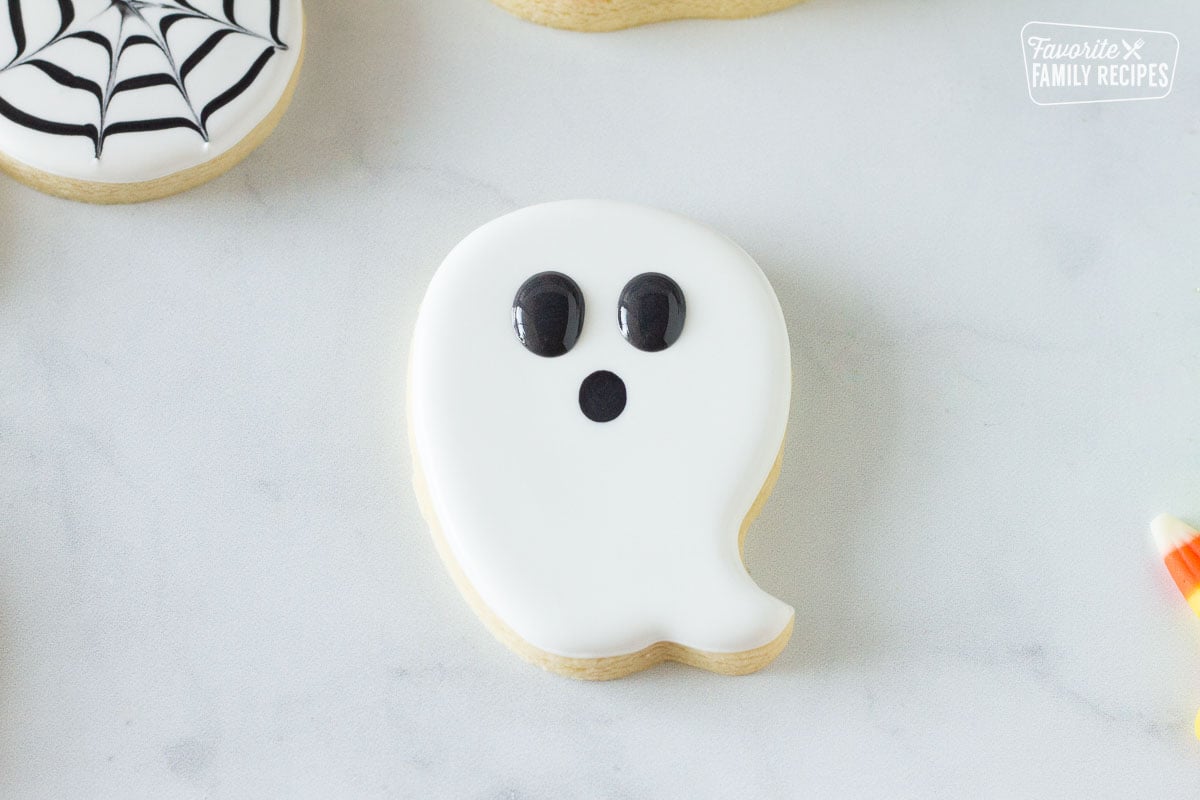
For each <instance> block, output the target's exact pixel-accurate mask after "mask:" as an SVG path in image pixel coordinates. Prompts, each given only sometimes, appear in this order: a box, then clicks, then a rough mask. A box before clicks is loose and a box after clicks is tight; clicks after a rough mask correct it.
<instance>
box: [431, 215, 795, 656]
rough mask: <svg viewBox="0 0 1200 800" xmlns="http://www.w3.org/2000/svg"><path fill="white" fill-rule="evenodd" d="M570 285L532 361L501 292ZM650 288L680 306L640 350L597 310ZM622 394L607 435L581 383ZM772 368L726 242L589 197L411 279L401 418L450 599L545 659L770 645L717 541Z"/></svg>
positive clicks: (755, 437)
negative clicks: (573, 326)
mask: <svg viewBox="0 0 1200 800" xmlns="http://www.w3.org/2000/svg"><path fill="white" fill-rule="evenodd" d="M544 271H557V272H559V273H563V274H565V275H566V276H568V277H569V278H570V279H572V280H573V281H574V282H575V283H576V284H577V285H578V287H579V290H580V292H581V294H582V297H583V300H584V309H583V322H582V327H581V330H580V332H579V336H578V340H577V341H576V342H575V343H574V346H573V347H571V348H570V350H569V351H568V352H566V353H565V354H562V355H558V356H556V357H543V356H539V355H535V354H534V353H533V352H530V350H528V349H526V347H524V346H523V345H522V342H521V341H520V340H519V339H518V337H517V334H516V333H515V331H514V324H513V304H514V296H515V295H516V294H517V291H518V289H519V288H520V287H521V286H522V284H523V283H524V282H525V281H526V279H528V278H530V276H533V275H535V274H537V273H541V272H544ZM651 272H653V273H662V274H664V275H666V276H668V277H669V278H671V279H672V280H673V281H674V282H675V283H676V284H678V287H679V288H680V289H681V290H682V293H683V296H684V298H685V303H686V314H685V315H684V321H683V327H682V330H681V332H680V333H679V336H678V339H677V340H676V341H674V343H673V344H671V345H670V346H669V347H667V348H666V349H663V350H660V351H658V352H647V351H644V350H640V349H638V348H635V347H634V346H632V345H631V344H630V343H629V342H628V341H626V339H625V338H624V336H623V335H622V331H621V327H620V325H619V324H618V298H619V297H620V296H621V294H622V289H623V288H624V287H625V286H626V284H627V283H629V281H630V280H631V279H632V278H634V277H635V276H638V275H640V274H643V273H651ZM601 370H604V371H609V372H611V373H613V374H615V375H617V376H619V378H620V380H621V381H622V382H623V384H624V387H625V389H626V395H627V402H626V404H625V406H624V408H623V410H622V411H620V413H619V414H618V415H617V416H616V418H615V419H612V420H611V421H608V422H594V421H592V420H591V419H589V418H588V417H587V416H585V415H584V413H583V411H582V406H581V401H580V391H581V384H582V383H583V382H584V380H585V378H587V377H588V376H590V375H592V374H593V373H595V372H597V371H601ZM790 392H791V360H790V354H789V347H788V336H787V329H786V327H785V325H784V320H783V315H782V312H781V311H780V308H779V303H778V301H777V300H776V297H775V294H774V292H773V290H772V289H771V286H770V284H769V283H768V281H767V279H766V277H765V276H764V275H763V273H762V271H761V270H760V269H759V268H758V266H757V265H756V264H755V263H754V261H753V260H752V259H751V258H750V257H749V256H748V255H747V254H746V253H745V251H743V250H742V249H741V248H739V247H738V246H737V245H736V244H734V243H733V242H731V241H730V240H728V239H727V238H725V237H724V236H721V235H720V234H717V233H715V232H713V231H711V230H709V229H707V228H705V227H703V226H701V225H699V224H697V223H695V222H692V221H690V220H687V219H684V218H682V217H679V216H676V215H674V214H670V213H667V212H663V211H657V210H654V209H649V208H642V207H638V206H632V205H627V204H622V203H614V202H604V201H584V200H579V201H567V202H558V203H550V204H546V205H540V206H534V207H531V208H526V209H523V210H521V211H517V212H515V213H512V214H509V215H507V216H505V217H502V218H500V219H498V220H495V221H493V222H491V223H489V224H487V225H485V226H483V227H482V228H480V229H479V230H477V231H475V232H474V233H472V234H471V235H470V236H468V237H467V238H466V239H465V240H464V241H463V242H462V243H461V244H459V245H458V246H457V247H456V248H455V249H454V250H453V252H451V253H450V255H449V256H448V257H447V258H446V260H445V262H444V263H443V264H442V266H441V267H440V268H439V269H438V271H437V274H436V275H435V276H434V278H433V280H432V282H431V283H430V286H429V290H428V293H427V294H426V296H425V299H424V301H423V303H422V305H421V309H420V313H419V316H418V320H417V325H416V331H415V334H414V337H413V344H412V356H411V364H410V385H409V398H410V405H409V413H410V415H411V416H410V428H411V431H412V436H413V447H414V452H415V454H416V457H417V459H418V460H419V467H420V471H421V473H422V474H423V478H424V482H425V486H424V489H425V502H426V504H427V507H428V508H427V510H428V512H429V513H430V515H431V516H432V517H433V518H434V519H433V520H431V521H432V522H434V523H435V528H436V529H440V531H441V534H442V536H443V537H444V540H445V542H444V544H445V546H446V548H447V549H448V551H449V554H450V556H451V557H452V558H453V561H454V562H456V564H457V566H458V567H459V568H460V569H461V572H462V575H463V576H464V577H465V578H466V580H467V581H468V582H469V584H470V587H472V588H473V589H474V591H475V592H476V593H477V594H478V598H479V600H481V601H482V602H483V604H484V605H486V607H487V609H489V610H490V611H491V612H492V613H493V614H494V615H495V616H496V617H497V618H498V619H499V620H500V621H501V622H502V623H503V624H504V625H506V626H508V628H510V629H511V631H512V632H514V633H515V634H516V635H517V636H518V637H519V638H520V639H522V640H523V641H524V642H526V643H528V644H529V645H532V646H533V647H534V648H536V649H538V650H540V651H543V652H545V653H548V654H551V655H556V656H562V657H566V658H571V659H600V658H605V657H610V656H620V655H625V654H629V653H635V652H638V651H640V650H642V649H644V648H646V647H648V646H651V645H654V644H655V643H658V642H672V643H676V644H678V645H683V646H684V647H687V648H693V649H695V650H699V651H704V652H707V653H718V654H724V653H729V654H733V653H743V652H745V651H750V650H753V649H755V648H760V647H763V646H764V645H767V644H768V643H770V642H772V641H775V640H777V639H778V638H779V637H780V636H781V635H782V634H783V633H784V632H786V631H788V630H790V625H791V619H792V609H791V608H790V607H789V606H787V605H785V604H784V603H783V602H781V601H779V600H777V599H776V598H774V597H771V596H770V595H768V594H766V593H765V592H763V591H762V590H761V589H759V588H758V587H757V586H756V585H755V584H754V582H753V581H752V580H751V578H750V577H749V576H748V574H747V573H746V570H745V568H744V566H743V564H742V561H741V558H740V553H739V544H738V532H739V527H740V526H741V524H742V521H743V519H744V518H745V517H746V515H747V511H748V510H749V509H750V508H751V506H752V504H753V503H754V501H755V498H756V497H757V496H758V494H759V491H760V489H762V488H763V486H764V483H765V482H766V480H767V478H768V475H769V474H770V473H771V470H772V466H773V464H774V463H775V459H776V456H777V454H778V453H779V450H780V446H781V444H782V441H783V437H784V430H785V427H786V425H787V416H788V403H789V397H790Z"/></svg>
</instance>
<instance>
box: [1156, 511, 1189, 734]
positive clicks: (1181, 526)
mask: <svg viewBox="0 0 1200 800" xmlns="http://www.w3.org/2000/svg"><path fill="white" fill-rule="evenodd" d="M1150 530H1151V531H1152V532H1153V533H1154V540H1155V541H1156V542H1158V550H1159V552H1160V553H1162V557H1163V563H1164V564H1166V565H1167V570H1168V571H1169V572H1170V573H1171V577H1172V578H1173V579H1174V580H1175V585H1176V586H1178V587H1179V591H1180V592H1182V593H1183V596H1184V598H1186V599H1187V601H1188V605H1190V606H1191V607H1192V611H1194V612H1196V614H1197V615H1200V531H1197V530H1196V529H1195V528H1193V527H1191V526H1190V525H1188V524H1187V523H1185V522H1181V521H1180V520H1177V519H1175V518H1174V517H1172V516H1171V515H1170V514H1159V515H1158V516H1157V517H1155V518H1154V521H1153V522H1151V523H1150ZM1196 737H1197V738H1200V714H1197V715H1196Z"/></svg>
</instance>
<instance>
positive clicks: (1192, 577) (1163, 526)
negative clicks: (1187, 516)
mask: <svg viewBox="0 0 1200 800" xmlns="http://www.w3.org/2000/svg"><path fill="white" fill-rule="evenodd" d="M1150 530H1151V531H1153V532H1154V539H1155V541H1156V542H1158V549H1159V552H1161V553H1162V557H1163V563H1164V564H1166V565H1167V570H1168V571H1169V572H1170V573H1171V577H1172V578H1174V579H1175V585H1176V586H1178V587H1179V591H1180V592H1182V593H1183V596H1184V598H1185V599H1186V600H1187V601H1188V605H1190V606H1191V607H1192V611H1195V612H1196V614H1198V615H1200V531H1197V530H1196V529H1195V528H1192V527H1191V526H1190V525H1188V524H1187V523H1185V522H1181V521H1179V520H1177V519H1175V518H1174V517H1172V516H1171V515H1170V514H1159V515H1158V516H1157V517H1155V518H1154V521H1153V522H1151V523H1150Z"/></svg>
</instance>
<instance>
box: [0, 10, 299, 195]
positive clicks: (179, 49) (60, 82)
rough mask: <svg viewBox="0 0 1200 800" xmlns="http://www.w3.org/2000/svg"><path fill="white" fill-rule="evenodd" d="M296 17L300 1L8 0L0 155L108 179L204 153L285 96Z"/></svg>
mask: <svg viewBox="0 0 1200 800" xmlns="http://www.w3.org/2000/svg"><path fill="white" fill-rule="evenodd" d="M303 22H304V21H303V13H302V9H301V4H300V0H8V2H7V3H4V4H0V153H3V154H4V155H5V156H8V157H9V158H11V159H13V160H15V161H17V162H20V163H21V164H24V165H26V166H27V167H30V168H32V169H34V170H38V171H40V172H44V173H49V174H51V175H57V176H61V177H64V178H69V179H72V180H80V181H89V182H95V183H114V184H120V183H134V182H140V181H149V180H154V179H157V178H163V177H166V176H168V175H173V174H175V173H178V172H182V171H184V170H187V169H190V168H192V167H196V166H198V165H200V164H203V163H206V162H208V161H211V160H213V159H215V158H217V157H219V156H221V155H222V154H224V153H226V152H227V151H229V150H231V149H232V148H234V147H235V146H236V145H237V144H238V143H239V142H241V141H242V140H243V139H244V138H245V137H246V136H247V135H248V134H250V132H251V131H252V130H254V128H255V127H256V126H257V125H258V124H259V123H260V122H262V121H263V120H264V119H265V118H266V117H267V116H268V115H269V114H270V113H271V112H272V110H274V109H275V107H276V105H277V104H278V103H279V102H280V100H281V98H282V97H283V96H284V93H285V91H286V89H287V87H288V84H289V82H290V81H291V79H292V76H293V73H294V72H295V71H296V68H297V64H298V60H299V57H300V50H301V44H302V38H303Z"/></svg>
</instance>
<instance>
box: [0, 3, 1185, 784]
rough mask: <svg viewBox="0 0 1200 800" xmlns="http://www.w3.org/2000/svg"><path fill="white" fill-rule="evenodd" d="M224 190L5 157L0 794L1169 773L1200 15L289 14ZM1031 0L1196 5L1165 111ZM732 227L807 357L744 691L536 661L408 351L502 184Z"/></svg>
mask: <svg viewBox="0 0 1200 800" xmlns="http://www.w3.org/2000/svg"><path fill="white" fill-rule="evenodd" d="M309 16H310V19H309V31H310V41H309V51H308V63H307V65H306V72H305V74H304V78H303V81H302V83H301V86H300V90H299V93H298V94H297V97H296V102H295V105H294V106H293V108H292V110H291V112H290V113H289V115H288V116H287V118H286V119H285V121H284V123H283V125H282V127H281V128H280V130H279V131H278V132H277V133H276V135H275V136H274V137H273V138H272V139H271V140H270V141H269V142H268V143H267V144H266V145H265V146H264V147H263V148H262V149H261V150H260V151H259V152H258V153H256V154H255V155H254V156H253V157H251V158H250V159H249V160H248V161H247V162H246V163H245V164H243V165H242V166H241V167H239V168H237V169H236V170H235V171H234V172H233V173H231V174H230V175H228V176H227V177H225V178H223V179H221V180H219V181H217V182H216V183H213V184H211V185H209V186H206V187H203V188H201V189H198V190H196V191H193V192H191V193H189V194H187V195H184V196H182V197H178V198H174V199H171V200H167V201H162V202H158V203H155V204H152V205H146V206H142V207H136V208H90V207H84V206H79V205H73V204H71V203H67V202H63V201H59V200H54V199H50V198H47V197H43V196H40V195H38V194H35V193H34V192H32V191H29V190H26V189H24V188H22V187H20V186H18V185H16V184H14V183H12V182H9V181H7V180H6V181H3V182H0V796H2V797H4V798H20V799H21V800H25V799H26V798H30V799H33V798H89V800H90V799H93V798H142V797H145V798H151V797H152V798H202V797H205V798H207V797H211V798H266V797H289V798H334V797H354V798H374V797H413V798H523V799H524V798H569V797H586V798H593V797H596V798H599V797H604V798H648V797H656V798H658V797H681V798H696V797H735V796H755V797H764V798H796V797H855V798H887V800H895V799H896V798H954V799H957V798H963V797H978V798H1014V797H1054V798H1067V797H1071V798H1075V797H1078V798H1087V799H1088V800H1096V799H1097V798H1133V797H1137V798H1156V800H1158V799H1161V798H1194V797H1196V796H1197V792H1198V791H1200V789H1198V788H1197V787H1200V743H1197V742H1196V740H1195V739H1194V738H1193V737H1192V733H1191V723H1192V717H1193V714H1194V712H1195V710H1196V708H1197V706H1200V620H1197V619H1195V618H1193V617H1191V616H1190V614H1189V612H1188V611H1187V609H1186V607H1185V606H1184V604H1183V602H1182V600H1181V599H1180V598H1179V597H1178V596H1177V594H1176V592H1175V590H1174V588H1173V587H1172V586H1171V585H1170V584H1169V581H1168V579H1167V577H1166V575H1165V573H1164V571H1163V569H1162V568H1161V565H1160V564H1159V562H1158V560H1157V558H1156V554H1155V553H1154V550H1153V547H1152V544H1151V542H1150V540H1149V535H1148V532H1147V523H1148V521H1149V519H1150V517H1151V516H1152V515H1153V514H1154V513H1156V512H1158V511H1161V510H1172V511H1174V512H1175V513H1177V514H1180V515H1183V516H1190V517H1191V519H1192V520H1193V521H1197V522H1200V413H1198V412H1200V403H1198V398H1200V292H1198V287H1200V262H1198V261H1197V252H1200V224H1198V223H1200V199H1198V197H1200V196H1198V194H1197V171H1198V170H1197V168H1198V166H1200V113H1198V112H1197V109H1198V108H1200V59H1198V58H1197V57H1196V56H1195V55H1194V54H1195V53H1197V52H1200V49H1197V48H1200V7H1198V6H1196V5H1195V4H1187V3H1168V2H1153V3H1137V4H1135V3H1119V2H1113V1H1111V0H1110V1H1109V2H1088V3H1085V2H1082V0H1077V2H1038V3H1035V2H1013V3H995V4H983V3H955V2H952V0H930V2H921V3H884V2H878V1H876V2H870V1H869V0H812V1H811V2H809V3H807V4H805V5H802V6H799V7H797V8H795V9H793V10H791V11H788V12H784V13H781V14H778V15H776V16H772V17H768V18H764V19H759V20H754V21H748V22H740V23H714V22H691V23H677V24H666V25H658V26H654V27H650V28H644V29H641V30H635V31H631V32H626V33H621V34H615V35H607V36H581V35H575V34H566V33H560V32H553V31H549V30H543V29H540V28H537V27H534V26H531V25H527V24H524V23H520V22H518V21H516V20H514V19H511V18H509V17H508V16H506V15H505V14H503V13H502V12H500V11H497V10H495V9H494V8H492V7H491V6H490V5H489V4H488V3H486V2H484V0H440V1H439V2H436V3H434V2H418V1H417V0H412V1H411V2H396V1H395V0H359V1H358V2H355V3H333V2H329V0H310V3H309ZM1032 19H1043V20H1056V21H1065V22H1081V23H1092V24H1100V25H1114V26H1125V27H1141V28H1162V29H1167V30H1171V31H1174V32H1175V33H1177V34H1178V35H1179V37H1180V40H1181V42H1182V52H1181V56H1180V62H1179V72H1178V77H1177V82H1176V88H1175V90H1174V92H1173V93H1172V95H1171V96H1170V97H1169V98H1168V99H1166V100H1162V101H1155V102H1145V103H1128V104H1116V105H1102V106H1101V105H1085V106H1074V107H1060V108H1041V107H1036V106H1034V105H1033V104H1032V103H1031V102H1030V100H1029V98H1028V97H1027V95H1026V91H1025V88H1024V84H1023V81H1024V73H1023V66H1022V60H1021V50H1020V47H1019V41H1018V33H1019V31H1020V28H1021V26H1022V25H1023V24H1024V23H1025V22H1027V21H1029V20H1032ZM575 196H600V197H614V198H620V199H628V200H633V201H638V202H643V203H648V204H652V205H660V206H664V207H667V208H671V209H675V210H678V211H681V212H684V213H687V214H690V215H692V216H694V217H697V218H698V219H700V220H702V221H704V222H707V223H709V224H711V225H713V226H716V227H717V228H719V229H721V230H723V231H725V232H726V233H728V234H729V235H730V236H732V237H733V238H734V239H736V240H737V241H738V242H739V243H741V244H742V245H743V246H744V247H745V248H746V249H747V250H749V251H750V252H751V253H752V254H753V255H754V256H755V257H756V258H757V259H758V260H759V262H760V263H761V264H762V265H763V268H764V269H765V270H766V272H767V273H768V275H769V276H770V277H771V279H772V280H773V281H774V283H775V286H776V288H777V290H778V292H779V295H780V299H781V301H782V303H783V307H784V311H785V313H786V315H787V317H788V321H789V325H790V329H791V335H792V343H793V349H794V353H795V371H796V383H795V399H794V409H793V427H792V433H791V436H790V438H789V441H788V445H787V451H786V463H785V465H784V471H783V477H782V480H781V482H780V484H779V487H778V489H777V491H776V494H775V496H774V497H773V499H772V500H771V502H770V503H769V504H768V506H767V508H766V511H765V513H764V515H763V516H762V518H761V520H760V521H759V523H758V524H757V525H756V526H755V528H754V529H753V530H752V532H751V537H750V540H749V542H748V555H749V560H750V566H751V571H752V573H753V574H754V575H755V576H756V577H757V578H758V579H759V580H760V581H761V583H762V584H763V585H764V586H765V587H766V588H767V589H769V590H770V591H772V592H773V593H775V594H777V595H779V596H780V597H782V598H784V599H785V600H787V601H789V602H791V603H792V604H794V605H795V606H796V607H797V609H798V618H797V627H796V635H795V637H794V639H793V641H792V644H791V646H790V647H789V649H788V650H787V651H786V652H785V653H784V655H783V656H782V657H781V658H780V659H779V660H778V661H777V662H776V663H775V664H774V665H772V666H771V667H770V668H768V669H767V670H765V671H764V672H762V673H760V674H758V675H755V676H752V677H748V678H744V679H725V678H719V677H714V676H711V675H708V674H704V673H700V672H696V671H690V670H687V669H684V668H679V667H674V666H665V667H661V668H658V669H654V670H652V671H650V672H648V673H644V674H641V675H639V676H636V677H633V678H631V679H628V680H624V681H621V682H618V683H611V684H603V685H595V684H581V683H575V682H571V681H568V680H565V679H561V678H557V677H554V676H551V675H547V674H542V673H540V672H538V671H537V670H535V669H532V668H530V667H528V666H526V665H525V664H523V663H522V662H520V661H518V660H517V659H516V658H514V657H513V656H511V655H510V654H509V653H508V652H507V651H506V650H504V649H503V648H502V647H501V646H500V645H498V644H497V643H496V642H495V641H493V640H492V639H491V637H490V636H489V635H488V634H487V633H486V632H485V630H484V629H483V628H482V626H481V625H480V624H479V623H478V622H477V621H476V619H475V617H474V616H473V615H472V614H471V613H470V611H469V610H468V609H467V608H466V606H465V605H464V604H463V603H462V602H460V600H459V598H458V596H457V594H456V592H455V590H454V588H453V586H452V585H451V583H450V581H449V579H448V578H447V576H446V575H445V573H444V572H443V570H442V567H441V565H440V563H438V561H437V558H436V556H435V553H434V550H433V547H432V545H431V543H430V540H429V537H428V536H427V534H426V531H425V526H424V524H423V522H422V520H421V518H420V516H419V514H418V511H417V508H416V504H415V502H414V500H413V496H412V492H411V489H410V488H409V477H410V469H409V459H408V449H407V437H406V434H405V430H404V423H403V419H402V414H401V409H402V398H403V396H404V362H405V356H406V346H407V337H408V331H409V329H410V326H411V325H412V323H413V319H414V314H415V311H416V307H417V303H418V301H419V299H420V297H421V293H422V291H423V289H424V286H425V284H426V282H427V281H428V279H429V277H430V275H431V273H432V271H433V269H434V268H435V267H436V265H437V263H438V262H439V260H440V259H441V257H442V256H443V255H444V254H445V252H446V251H447V250H448V249H449V248H450V247H451V246H453V245H454V244H455V243H456V242H457V241H458V240H459V239H460V238H461V237H462V236H463V235H465V234H466V233H467V232H469V231H470V230H472V229H473V228H474V227H476V226H477V225H479V224H481V223H483V222H484V221H486V220H488V219H490V218H492V217H494V216H497V215H499V214H501V213H503V212H505V211H508V210H511V209H513V208H516V207H519V206H523V205H527V204H531V203H535V202H539V201H543V200H548V199H556V198H562V197H575Z"/></svg>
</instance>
